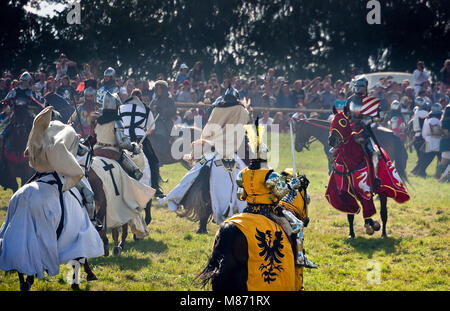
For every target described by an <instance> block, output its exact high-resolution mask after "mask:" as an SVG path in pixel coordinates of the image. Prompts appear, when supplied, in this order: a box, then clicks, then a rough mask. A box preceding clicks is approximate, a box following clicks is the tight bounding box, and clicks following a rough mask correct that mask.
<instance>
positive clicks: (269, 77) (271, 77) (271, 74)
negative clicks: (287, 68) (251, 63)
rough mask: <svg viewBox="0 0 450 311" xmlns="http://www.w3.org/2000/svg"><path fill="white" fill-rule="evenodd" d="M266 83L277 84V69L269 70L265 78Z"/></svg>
mask: <svg viewBox="0 0 450 311" xmlns="http://www.w3.org/2000/svg"><path fill="white" fill-rule="evenodd" d="M264 80H265V81H272V82H275V81H276V78H275V69H273V68H269V70H268V72H267V75H266V77H265V78H264Z"/></svg>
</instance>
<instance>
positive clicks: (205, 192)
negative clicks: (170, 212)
mask: <svg viewBox="0 0 450 311" xmlns="http://www.w3.org/2000/svg"><path fill="white" fill-rule="evenodd" d="M210 174H211V166H210V165H208V163H206V164H205V165H204V166H203V167H202V168H201V169H200V172H199V174H198V176H197V178H196V179H195V181H194V183H193V184H192V185H191V187H190V188H189V190H188V191H187V192H186V194H185V195H184V197H183V199H182V200H181V202H180V205H182V206H183V208H184V209H183V210H181V211H179V212H177V214H178V216H180V217H186V218H188V219H189V220H191V221H199V220H200V219H205V218H206V219H207V220H208V221H209V219H210V218H211V217H212V207H211V195H210V193H209V177H210Z"/></svg>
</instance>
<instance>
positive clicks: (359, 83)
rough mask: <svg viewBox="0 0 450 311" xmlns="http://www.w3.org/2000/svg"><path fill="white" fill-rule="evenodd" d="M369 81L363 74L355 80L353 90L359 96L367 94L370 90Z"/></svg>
mask: <svg viewBox="0 0 450 311" xmlns="http://www.w3.org/2000/svg"><path fill="white" fill-rule="evenodd" d="M368 86H369V81H368V80H367V78H366V77H364V76H362V77H360V78H358V79H356V80H355V81H353V87H352V91H353V92H354V93H355V94H357V95H359V96H366V95H367V91H368Z"/></svg>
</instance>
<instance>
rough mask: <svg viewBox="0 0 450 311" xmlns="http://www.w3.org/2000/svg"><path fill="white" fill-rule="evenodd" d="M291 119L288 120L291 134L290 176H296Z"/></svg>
mask: <svg viewBox="0 0 450 311" xmlns="http://www.w3.org/2000/svg"><path fill="white" fill-rule="evenodd" d="M293 122H294V120H293V119H291V120H290V121H289V132H290V134H291V157H292V175H293V176H292V178H294V179H295V178H297V173H296V169H295V152H294V131H293V129H292V123H293Z"/></svg>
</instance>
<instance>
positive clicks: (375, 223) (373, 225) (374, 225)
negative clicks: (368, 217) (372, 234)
mask: <svg viewBox="0 0 450 311" xmlns="http://www.w3.org/2000/svg"><path fill="white" fill-rule="evenodd" d="M372 228H373V230H375V231H380V228H381V226H380V223H379V222H378V221H376V220H374V222H373V224H372Z"/></svg>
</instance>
